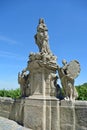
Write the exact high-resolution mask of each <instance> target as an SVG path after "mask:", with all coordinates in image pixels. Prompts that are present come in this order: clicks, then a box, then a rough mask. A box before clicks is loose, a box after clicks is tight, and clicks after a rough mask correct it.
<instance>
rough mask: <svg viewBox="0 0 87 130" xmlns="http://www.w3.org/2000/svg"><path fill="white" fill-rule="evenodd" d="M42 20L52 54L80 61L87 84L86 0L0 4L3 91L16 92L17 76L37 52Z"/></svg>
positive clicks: (81, 77)
mask: <svg viewBox="0 0 87 130" xmlns="http://www.w3.org/2000/svg"><path fill="white" fill-rule="evenodd" d="M39 18H44V19H45V23H46V25H47V27H48V33H49V44H50V48H51V50H52V52H53V53H54V54H55V55H56V56H57V57H58V64H59V65H60V66H61V65H62V64H61V61H62V59H66V60H67V61H68V62H70V61H71V60H74V59H77V60H78V61H79V62H80V65H81V73H80V75H79V77H78V78H76V80H75V85H79V84H83V83H84V82H87V60H86V59H87V58H86V57H87V0H36V1H35V0H0V89H3V88H5V89H15V88H18V87H19V85H18V83H17V75H18V72H19V71H20V72H21V71H22V69H23V68H25V67H26V66H27V61H28V56H29V53H30V52H38V48H37V46H36V44H35V40H34V35H35V33H36V27H37V25H38V20H39Z"/></svg>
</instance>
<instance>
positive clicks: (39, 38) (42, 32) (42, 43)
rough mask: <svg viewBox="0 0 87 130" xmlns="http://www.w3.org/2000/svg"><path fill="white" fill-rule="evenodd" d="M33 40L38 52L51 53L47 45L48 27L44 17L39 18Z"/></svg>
mask: <svg viewBox="0 0 87 130" xmlns="http://www.w3.org/2000/svg"><path fill="white" fill-rule="evenodd" d="M35 41H36V44H37V45H38V48H39V51H40V52H42V53H47V54H50V53H51V51H50V49H49V45H48V29H47V27H46V25H45V23H44V19H40V20H39V25H38V26H37V34H36V35H35Z"/></svg>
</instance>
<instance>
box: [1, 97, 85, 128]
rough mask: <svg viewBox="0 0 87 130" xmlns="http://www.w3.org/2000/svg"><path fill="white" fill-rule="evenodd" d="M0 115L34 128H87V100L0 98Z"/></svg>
mask: <svg viewBox="0 0 87 130" xmlns="http://www.w3.org/2000/svg"><path fill="white" fill-rule="evenodd" d="M0 116H2V117H5V118H9V119H12V120H14V121H16V122H18V123H20V124H22V125H24V126H25V127H28V128H32V129H33V130H87V101H75V102H72V101H65V100H62V101H58V100H56V99H55V98H52V97H51V98H48V99H43V98H41V97H40V98H33V97H32V98H27V99H25V100H24V99H18V100H13V99H11V98H0Z"/></svg>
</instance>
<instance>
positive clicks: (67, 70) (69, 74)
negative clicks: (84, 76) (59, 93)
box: [58, 60, 80, 100]
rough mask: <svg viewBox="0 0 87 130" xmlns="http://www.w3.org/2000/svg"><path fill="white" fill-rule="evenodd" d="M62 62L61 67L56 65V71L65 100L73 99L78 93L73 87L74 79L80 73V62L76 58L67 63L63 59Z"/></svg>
mask: <svg viewBox="0 0 87 130" xmlns="http://www.w3.org/2000/svg"><path fill="white" fill-rule="evenodd" d="M62 63H63V67H60V66H59V65H58V73H59V77H60V80H61V85H62V87H63V90H64V95H65V100H75V99H76V98H77V97H78V93H77V91H76V88H75V87H74V79H75V78H76V77H77V76H78V74H79V73H80V64H79V62H78V61H76V60H73V61H71V62H70V63H68V64H67V61H66V60H63V61H62Z"/></svg>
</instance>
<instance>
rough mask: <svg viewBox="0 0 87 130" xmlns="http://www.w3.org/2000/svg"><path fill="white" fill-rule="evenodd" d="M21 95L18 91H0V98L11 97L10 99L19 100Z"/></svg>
mask: <svg viewBox="0 0 87 130" xmlns="http://www.w3.org/2000/svg"><path fill="white" fill-rule="evenodd" d="M20 95H21V92H20V89H19V88H18V89H16V90H13V89H11V90H5V89H3V90H0V96H1V97H11V98H19V97H20Z"/></svg>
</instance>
